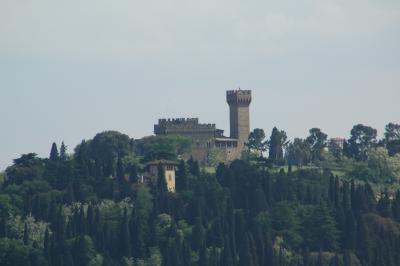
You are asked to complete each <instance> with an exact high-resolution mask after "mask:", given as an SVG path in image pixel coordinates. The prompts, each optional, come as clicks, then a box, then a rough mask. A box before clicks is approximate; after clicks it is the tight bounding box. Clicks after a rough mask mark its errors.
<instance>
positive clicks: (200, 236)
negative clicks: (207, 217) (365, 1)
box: [192, 217, 205, 251]
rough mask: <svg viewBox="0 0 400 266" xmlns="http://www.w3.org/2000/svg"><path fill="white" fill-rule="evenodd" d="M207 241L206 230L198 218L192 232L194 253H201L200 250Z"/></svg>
mask: <svg viewBox="0 0 400 266" xmlns="http://www.w3.org/2000/svg"><path fill="white" fill-rule="evenodd" d="M204 241H205V230H204V227H203V225H202V223H201V219H200V218H199V217H198V218H196V224H195V226H194V227H193V232H192V248H193V250H194V251H199V250H200V248H201V247H202V246H203V245H204Z"/></svg>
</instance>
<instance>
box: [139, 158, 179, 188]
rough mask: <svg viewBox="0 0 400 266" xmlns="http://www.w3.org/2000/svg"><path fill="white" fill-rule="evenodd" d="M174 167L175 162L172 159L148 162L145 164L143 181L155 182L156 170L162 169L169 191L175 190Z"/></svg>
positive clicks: (147, 182)
mask: <svg viewBox="0 0 400 266" xmlns="http://www.w3.org/2000/svg"><path fill="white" fill-rule="evenodd" d="M175 168H176V164H175V162H173V161H167V160H158V161H153V162H149V163H148V164H147V171H146V173H145V176H144V180H143V182H144V183H146V184H150V183H152V184H153V185H154V184H156V183H157V178H158V171H159V169H162V171H163V175H164V177H165V182H166V184H167V189H168V191H169V192H175V190H176V188H175V187H176V186H175Z"/></svg>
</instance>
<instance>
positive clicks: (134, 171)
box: [129, 164, 138, 183]
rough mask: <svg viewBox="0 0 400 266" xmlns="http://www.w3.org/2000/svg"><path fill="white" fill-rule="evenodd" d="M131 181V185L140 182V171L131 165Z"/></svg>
mask: <svg viewBox="0 0 400 266" xmlns="http://www.w3.org/2000/svg"><path fill="white" fill-rule="evenodd" d="M129 181H130V182H131V183H137V182H138V170H137V167H136V165H134V164H133V165H131V167H130V169H129Z"/></svg>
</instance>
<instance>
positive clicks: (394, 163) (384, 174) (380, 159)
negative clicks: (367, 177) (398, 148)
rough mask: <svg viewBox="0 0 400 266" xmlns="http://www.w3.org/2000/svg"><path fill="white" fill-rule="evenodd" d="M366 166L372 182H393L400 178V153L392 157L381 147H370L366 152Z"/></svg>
mask: <svg viewBox="0 0 400 266" xmlns="http://www.w3.org/2000/svg"><path fill="white" fill-rule="evenodd" d="M368 154H369V158H368V161H367V166H368V168H369V169H370V170H371V171H372V173H371V176H373V178H374V180H373V181H374V182H386V183H393V182H396V181H398V180H400V154H396V155H394V156H392V157H390V156H389V153H388V151H387V150H386V149H385V148H383V147H378V148H372V149H370V150H369V152H368Z"/></svg>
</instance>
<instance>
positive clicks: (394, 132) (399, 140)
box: [383, 123, 400, 156]
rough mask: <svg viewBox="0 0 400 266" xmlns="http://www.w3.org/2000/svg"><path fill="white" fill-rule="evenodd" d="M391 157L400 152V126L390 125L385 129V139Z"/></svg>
mask: <svg viewBox="0 0 400 266" xmlns="http://www.w3.org/2000/svg"><path fill="white" fill-rule="evenodd" d="M383 143H384V144H385V147H386V148H387V149H388V151H389V155H390V156H393V155H395V154H396V153H398V152H400V125H399V124H394V123H389V124H387V125H386V127H385V138H384V139H383Z"/></svg>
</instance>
